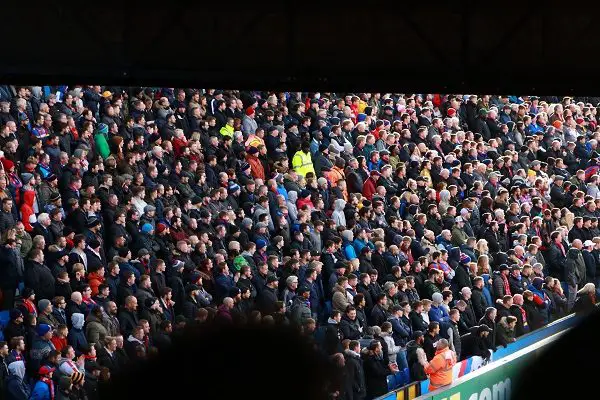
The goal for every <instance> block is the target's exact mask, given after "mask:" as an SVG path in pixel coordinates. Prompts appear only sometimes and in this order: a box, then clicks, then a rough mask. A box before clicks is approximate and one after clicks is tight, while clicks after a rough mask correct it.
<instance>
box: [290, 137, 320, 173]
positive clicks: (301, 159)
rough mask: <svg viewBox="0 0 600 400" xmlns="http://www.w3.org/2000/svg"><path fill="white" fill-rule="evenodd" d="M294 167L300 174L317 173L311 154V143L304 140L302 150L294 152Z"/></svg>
mask: <svg viewBox="0 0 600 400" xmlns="http://www.w3.org/2000/svg"><path fill="white" fill-rule="evenodd" d="M292 168H294V171H296V173H297V174H298V175H302V176H306V174H308V173H309V172H312V173H313V174H315V167H314V166H313V162H312V157H311V156H310V143H308V142H303V143H302V147H301V148H300V150H298V151H297V152H296V154H294V157H293V158H292Z"/></svg>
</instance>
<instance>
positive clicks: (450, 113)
mask: <svg viewBox="0 0 600 400" xmlns="http://www.w3.org/2000/svg"><path fill="white" fill-rule="evenodd" d="M455 115H456V110H455V109H454V108H452V107H450V108H449V109H448V116H449V117H454V116H455Z"/></svg>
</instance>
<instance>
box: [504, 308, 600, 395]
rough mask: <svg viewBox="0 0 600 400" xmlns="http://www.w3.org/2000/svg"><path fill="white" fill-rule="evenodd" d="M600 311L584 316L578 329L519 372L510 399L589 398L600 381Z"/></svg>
mask: <svg viewBox="0 0 600 400" xmlns="http://www.w3.org/2000/svg"><path fill="white" fill-rule="evenodd" d="M598 332H600V312H599V311H595V312H594V313H592V314H590V315H588V316H587V317H585V319H584V320H583V321H581V322H580V323H579V324H578V325H577V326H576V327H575V328H573V329H571V330H570V331H569V332H567V333H565V334H564V335H563V336H561V338H560V339H558V340H557V341H555V342H553V343H552V344H551V345H549V347H548V349H547V350H544V351H543V353H541V354H540V355H539V356H538V357H537V359H536V360H535V362H533V363H532V364H531V365H529V366H527V368H526V369H525V370H524V371H523V372H522V373H520V374H519V375H520V376H521V379H519V381H518V382H517V384H516V385H515V387H514V389H513V391H512V396H511V400H517V399H518V400H531V399H554V398H572V399H576V398H588V396H590V394H592V393H594V391H595V388H594V383H595V382H597V381H598V369H597V368H596V367H597V364H598V363H597V360H598V358H599V357H600V342H599V341H597V340H595V338H596V336H597V335H598Z"/></svg>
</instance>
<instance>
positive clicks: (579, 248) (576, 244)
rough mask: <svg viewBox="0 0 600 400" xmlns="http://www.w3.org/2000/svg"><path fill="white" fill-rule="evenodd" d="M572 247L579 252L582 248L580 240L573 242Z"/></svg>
mask: <svg viewBox="0 0 600 400" xmlns="http://www.w3.org/2000/svg"><path fill="white" fill-rule="evenodd" d="M572 245H573V247H575V248H576V249H577V250H581V249H582V248H583V243H582V242H581V239H575V240H573V243H572Z"/></svg>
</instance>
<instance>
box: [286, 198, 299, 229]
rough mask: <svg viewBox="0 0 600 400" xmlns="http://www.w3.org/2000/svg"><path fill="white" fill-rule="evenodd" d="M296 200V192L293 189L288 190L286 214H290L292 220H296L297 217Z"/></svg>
mask: <svg viewBox="0 0 600 400" xmlns="http://www.w3.org/2000/svg"><path fill="white" fill-rule="evenodd" d="M297 200H298V192H296V191H293V190H291V191H289V192H288V201H287V208H288V215H289V216H290V220H292V222H296V220H297V219H298V207H296V201H297Z"/></svg>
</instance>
